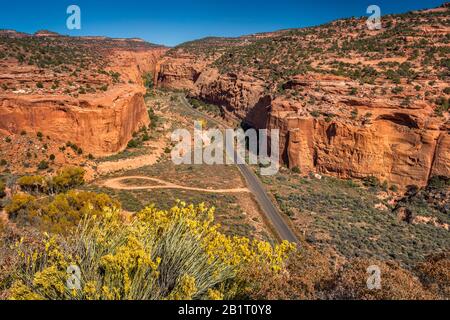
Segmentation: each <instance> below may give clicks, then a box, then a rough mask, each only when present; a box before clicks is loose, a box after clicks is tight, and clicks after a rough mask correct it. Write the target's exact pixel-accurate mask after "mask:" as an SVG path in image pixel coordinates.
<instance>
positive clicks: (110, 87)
mask: <svg viewBox="0 0 450 320" xmlns="http://www.w3.org/2000/svg"><path fill="white" fill-rule="evenodd" d="M9 36H10V37H11V38H5V39H3V40H2V41H3V42H2V44H1V45H2V46H3V48H5V49H6V50H9V49H10V48H11V47H13V45H14V43H17V42H16V41H17V40H16V39H17V38H18V36H17V35H16V34H14V33H13V34H10V35H9ZM33 37H36V36H31V35H26V34H24V35H23V39H24V41H25V40H28V39H31V38H33ZM42 37H44V38H43V39H42V40H39V41H42V42H43V43H47V42H48V43H50V45H54V46H57V47H55V52H57V53H60V52H65V51H64V50H63V49H64V48H77V47H82V48H85V50H86V52H87V53H86V57H88V58H86V59H85V61H84V62H82V63H80V64H78V65H77V64H75V63H73V65H72V64H71V62H70V61H67V62H66V64H64V65H57V64H56V66H46V65H45V64H44V65H42V62H40V63H37V62H36V61H35V60H33V59H35V58H33V56H30V57H29V58H28V57H26V58H24V59H25V60H26V59H30V63H24V62H23V61H22V62H20V61H18V60H17V59H14V58H5V59H3V60H0V65H1V67H2V72H1V73H0V84H1V89H0V134H1V135H7V136H9V135H15V134H20V133H21V132H22V131H26V132H29V133H34V134H36V133H37V132H41V133H42V134H43V135H44V136H50V137H51V138H52V140H56V141H59V142H61V143H62V145H64V144H65V143H67V142H69V141H70V142H72V143H74V144H76V145H77V146H79V147H81V148H82V150H83V151H84V152H85V154H88V153H91V154H92V155H94V156H104V155H110V154H113V153H116V152H118V151H121V150H123V149H124V148H125V147H126V145H127V143H128V142H129V141H130V140H131V138H132V134H133V133H134V132H137V131H138V130H139V129H140V128H142V126H147V125H148V124H149V122H150V120H149V117H148V113H147V108H146V106H145V102H144V94H145V90H146V89H145V88H144V86H143V77H142V76H143V75H144V74H145V73H153V74H154V73H155V72H156V66H157V62H158V60H159V59H160V57H161V56H162V55H163V54H164V53H165V52H166V51H167V49H166V48H164V47H158V46H153V45H151V44H148V43H145V42H143V41H137V40H132V39H131V40H129V39H109V38H95V37H94V38H70V37H58V41H59V42H58V43H57V44H53V42H52V41H51V40H52V39H53V38H51V39H50V38H48V37H49V35H42ZM81 51H83V50H81ZM67 52H69V51H68V50H67ZM49 59H51V58H49ZM52 59H53V61H57V60H58V59H59V61H61V57H58V56H55V57H52Z"/></svg>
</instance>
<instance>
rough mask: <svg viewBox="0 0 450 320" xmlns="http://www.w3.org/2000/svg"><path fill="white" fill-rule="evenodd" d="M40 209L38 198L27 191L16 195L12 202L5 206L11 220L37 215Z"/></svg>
mask: <svg viewBox="0 0 450 320" xmlns="http://www.w3.org/2000/svg"><path fill="white" fill-rule="evenodd" d="M38 209H39V208H38V205H37V203H36V198H35V197H34V196H32V195H29V194H26V193H19V194H16V195H14V196H13V198H12V200H11V203H9V204H8V205H7V206H6V207H5V211H6V213H7V214H8V216H9V219H11V220H16V219H18V218H19V217H22V216H27V217H34V216H37V215H38Z"/></svg>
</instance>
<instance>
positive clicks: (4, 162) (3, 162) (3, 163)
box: [0, 159, 8, 167]
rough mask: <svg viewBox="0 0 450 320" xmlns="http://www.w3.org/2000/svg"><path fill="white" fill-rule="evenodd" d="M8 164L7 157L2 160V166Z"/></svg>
mask: <svg viewBox="0 0 450 320" xmlns="http://www.w3.org/2000/svg"><path fill="white" fill-rule="evenodd" d="M7 164H8V162H7V161H6V160H5V159H1V160H0V166H2V167H4V166H6V165H7Z"/></svg>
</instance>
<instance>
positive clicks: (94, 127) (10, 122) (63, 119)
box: [0, 86, 149, 156]
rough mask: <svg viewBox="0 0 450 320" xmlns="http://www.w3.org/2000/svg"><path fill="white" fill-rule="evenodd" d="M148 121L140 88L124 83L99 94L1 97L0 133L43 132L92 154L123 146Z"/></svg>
mask: <svg viewBox="0 0 450 320" xmlns="http://www.w3.org/2000/svg"><path fill="white" fill-rule="evenodd" d="M148 124H149V118H148V114H147V108H146V106H145V104H144V98H143V90H142V89H141V88H140V87H137V86H135V87H130V86H123V87H119V88H115V89H114V90H111V91H109V92H107V93H104V94H103V95H100V96H99V97H93V96H85V97H83V98H79V99H75V98H71V97H59V96H45V97H41V96H30V95H27V96H2V97H0V132H2V133H3V134H5V135H12V134H20V132H21V131H22V130H24V131H26V132H35V133H36V132H43V133H44V134H45V135H48V136H51V137H53V138H54V139H58V140H60V141H61V142H63V143H65V142H69V141H70V142H72V143H75V144H77V145H78V146H80V147H81V148H83V150H84V151H85V152H87V153H91V154H93V155H95V156H102V155H107V154H112V153H114V152H117V151H119V150H122V149H123V148H125V147H126V145H127V143H128V141H130V140H131V137H132V133H133V132H136V131H138V130H139V128H141V127H142V126H144V125H148Z"/></svg>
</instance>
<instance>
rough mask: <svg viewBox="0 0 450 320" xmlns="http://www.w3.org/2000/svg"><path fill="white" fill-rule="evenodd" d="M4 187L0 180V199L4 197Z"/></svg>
mask: <svg viewBox="0 0 450 320" xmlns="http://www.w3.org/2000/svg"><path fill="white" fill-rule="evenodd" d="M5 189H6V185H5V183H4V182H3V181H1V180H0V199H1V198H4V197H6V192H5Z"/></svg>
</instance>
